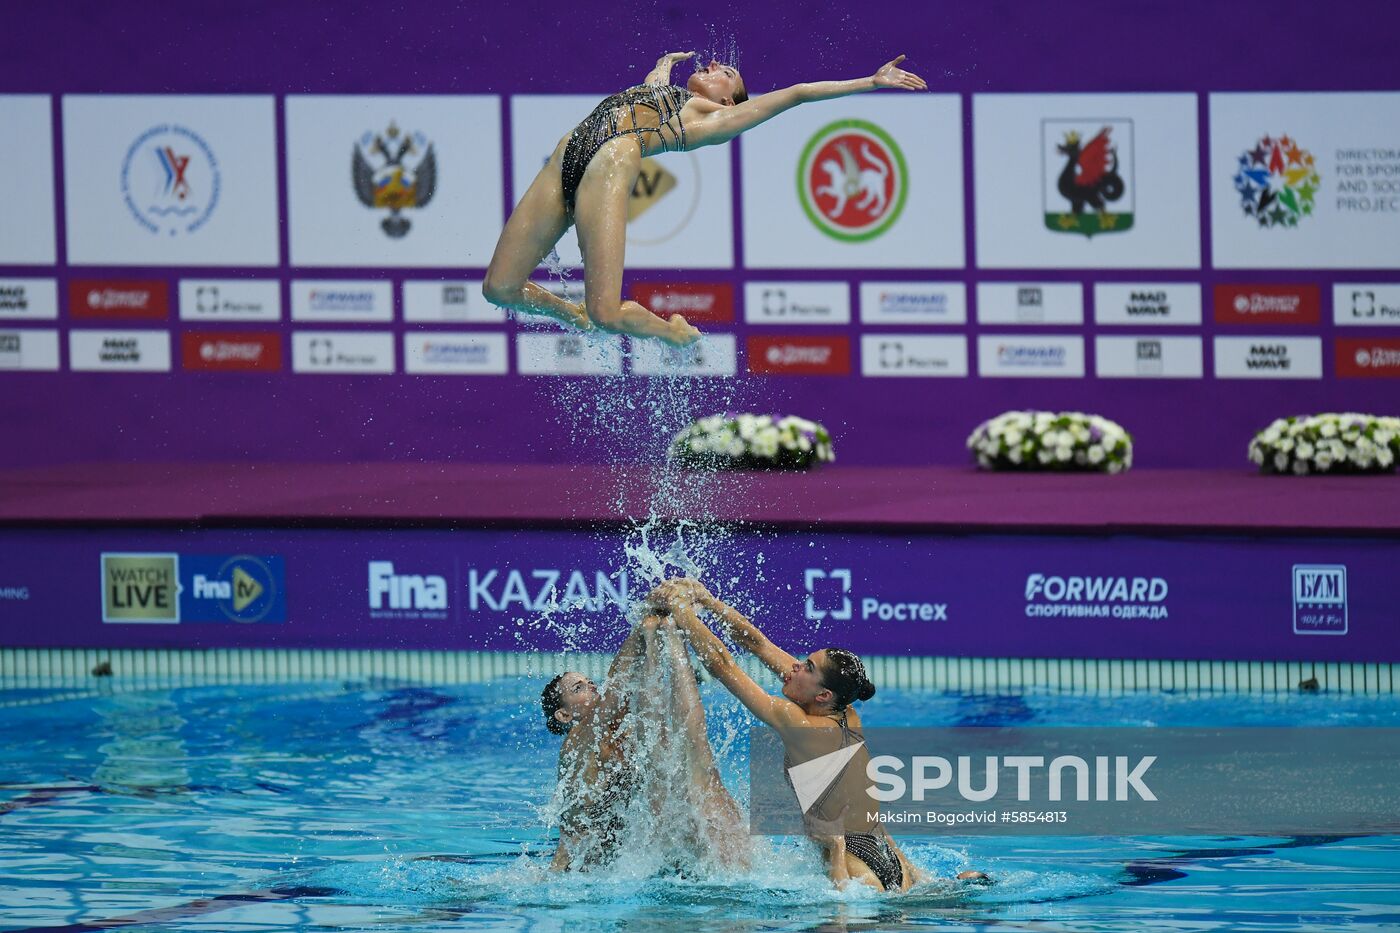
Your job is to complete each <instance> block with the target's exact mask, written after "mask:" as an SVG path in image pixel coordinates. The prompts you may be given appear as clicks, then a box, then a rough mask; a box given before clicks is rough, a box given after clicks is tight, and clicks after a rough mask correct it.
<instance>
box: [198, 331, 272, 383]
mask: <svg viewBox="0 0 1400 933" xmlns="http://www.w3.org/2000/svg"><path fill="white" fill-rule="evenodd" d="M180 367H181V368H182V369H191V370H205V371H210V372H244V373H248V372H261V373H266V372H278V371H280V370H281V369H282V335H281V334H279V333H278V332H277V331H252V330H226V331H210V330H187V331H185V332H184V333H182V334H180Z"/></svg>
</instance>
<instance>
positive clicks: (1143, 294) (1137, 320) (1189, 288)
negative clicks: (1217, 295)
mask: <svg viewBox="0 0 1400 933" xmlns="http://www.w3.org/2000/svg"><path fill="white" fill-rule="evenodd" d="M1094 321H1095V323H1098V324H1125V325H1130V326H1132V327H1148V326H1152V327H1155V326H1159V325H1193V326H1198V325H1199V324H1200V323H1201V286H1200V285H1198V284H1196V283H1195V282H1096V283H1094Z"/></svg>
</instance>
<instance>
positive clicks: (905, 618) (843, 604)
mask: <svg viewBox="0 0 1400 933" xmlns="http://www.w3.org/2000/svg"><path fill="white" fill-rule="evenodd" d="M803 585H804V587H805V588H806V590H807V601H806V604H805V607H804V608H805V614H806V616H807V619H808V620H809V621H812V622H821V621H824V620H826V619H832V620H834V621H838V622H844V621H848V620H850V619H852V618H854V617H855V601H854V600H853V599H852V597H851V571H850V568H849V567H842V568H839V569H834V570H822V569H819V568H816V567H808V568H807V569H806V571H804V573H803ZM860 618H861V621H869V620H871V619H878V620H880V621H881V622H891V621H893V622H915V621H917V622H947V621H948V604H947V603H930V602H912V601H911V602H895V601H890V600H884V599H880V598H879V597H876V596H863V597H861V600H860Z"/></svg>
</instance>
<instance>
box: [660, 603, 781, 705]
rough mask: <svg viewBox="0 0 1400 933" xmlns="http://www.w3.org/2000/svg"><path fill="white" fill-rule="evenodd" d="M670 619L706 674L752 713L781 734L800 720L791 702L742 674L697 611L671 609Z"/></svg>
mask: <svg viewBox="0 0 1400 933" xmlns="http://www.w3.org/2000/svg"><path fill="white" fill-rule="evenodd" d="M671 618H673V619H675V620H676V627H677V628H679V629H680V630H681V632H683V633H684V634H685V637H686V638H687V639H688V640H689V641H690V644H691V647H693V648H694V649H695V655H696V657H698V658H699V659H700V663H701V664H703V665H705V670H707V671H709V672H710V673H711V674H713V675H714V677H715V679H716V680H718V681H719V682H720V683H722V684H724V687H725V689H726V690H728V691H729V692H730V693H732V694H734V696H735V697H737V698H738V700H739V702H740V703H743V704H744V705H745V706H746V707H748V709H749V712H751V713H753V714H754V715H755V716H757V717H758V718H759V720H760V721H761V722H764V723H766V724H767V725H770V726H772V727H773V728H775V729H778V730H783V729H786V728H787V727H789V726H791V725H794V724H795V722H794V720H795V719H796V718H798V717H800V716H801V710H799V709H798V708H797V706H795V705H794V704H793V703H791V702H790V701H788V700H785V699H783V698H781V697H775V696H771V695H770V694H769V693H768V692H767V691H766V690H764V689H763V688H762V687H760V686H759V685H758V684H756V683H754V682H753V678H751V677H749V675H748V674H745V673H744V672H743V671H742V670H740V668H739V665H738V664H737V663H736V662H735V661H734V655H732V654H730V653H729V649H728V648H726V647H724V642H722V641H720V640H719V639H718V638H717V637H716V636H715V633H714V632H712V631H710V630H709V629H708V628H706V627H705V623H704V622H701V621H700V617H699V616H697V615H696V614H695V610H694V609H692V608H691V607H690V606H689V605H687V604H685V603H677V604H674V605H672V606H671Z"/></svg>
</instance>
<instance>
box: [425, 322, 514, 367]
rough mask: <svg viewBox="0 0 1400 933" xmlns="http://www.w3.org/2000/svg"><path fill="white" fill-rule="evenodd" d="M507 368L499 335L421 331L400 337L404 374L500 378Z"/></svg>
mask: <svg viewBox="0 0 1400 933" xmlns="http://www.w3.org/2000/svg"><path fill="white" fill-rule="evenodd" d="M509 366H510V363H509V361H508V359H507V353H506V335H505V334H503V333H465V332H461V331H456V332H454V331H428V330H424V331H415V332H412V333H407V334H404V335H403V368H404V372H406V373H414V374H422V375H443V376H500V375H504V374H505V373H506V372H507V371H508V369H509Z"/></svg>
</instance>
